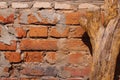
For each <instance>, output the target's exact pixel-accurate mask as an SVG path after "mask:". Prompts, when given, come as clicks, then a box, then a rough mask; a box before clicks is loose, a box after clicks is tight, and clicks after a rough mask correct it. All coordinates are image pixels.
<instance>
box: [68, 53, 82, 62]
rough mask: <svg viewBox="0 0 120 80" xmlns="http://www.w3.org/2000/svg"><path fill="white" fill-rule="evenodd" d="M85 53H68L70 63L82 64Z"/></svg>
mask: <svg viewBox="0 0 120 80" xmlns="http://www.w3.org/2000/svg"><path fill="white" fill-rule="evenodd" d="M83 56H84V55H83V54H82V53H73V54H69V55H68V63H70V64H80V63H82V62H83V60H84V59H83Z"/></svg>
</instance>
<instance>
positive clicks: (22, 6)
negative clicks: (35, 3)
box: [12, 2, 29, 8]
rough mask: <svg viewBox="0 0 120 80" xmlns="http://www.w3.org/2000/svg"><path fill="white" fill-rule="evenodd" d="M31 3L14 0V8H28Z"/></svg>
mask: <svg viewBox="0 0 120 80" xmlns="http://www.w3.org/2000/svg"><path fill="white" fill-rule="evenodd" d="M28 7H29V5H28V4H27V3H22V2H13V3H12V8H28Z"/></svg>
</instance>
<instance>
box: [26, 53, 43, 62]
mask: <svg viewBox="0 0 120 80" xmlns="http://www.w3.org/2000/svg"><path fill="white" fill-rule="evenodd" d="M24 61H25V62H42V61H43V53H42V52H25V53H24Z"/></svg>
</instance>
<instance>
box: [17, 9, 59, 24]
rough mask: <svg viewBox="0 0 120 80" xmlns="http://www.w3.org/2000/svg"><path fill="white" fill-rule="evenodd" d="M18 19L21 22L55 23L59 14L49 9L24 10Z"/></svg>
mask: <svg viewBox="0 0 120 80" xmlns="http://www.w3.org/2000/svg"><path fill="white" fill-rule="evenodd" d="M53 14H54V15H53ZM18 19H19V22H20V23H22V24H57V23H58V21H59V20H60V15H59V14H58V13H55V12H54V11H49V10H41V11H39V12H31V11H25V12H22V13H21V14H20V15H19V17H18Z"/></svg>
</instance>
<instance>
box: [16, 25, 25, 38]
mask: <svg viewBox="0 0 120 80" xmlns="http://www.w3.org/2000/svg"><path fill="white" fill-rule="evenodd" d="M15 30H16V36H17V37H18V38H23V37H26V31H25V30H24V29H23V28H22V27H16V28H15Z"/></svg>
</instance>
